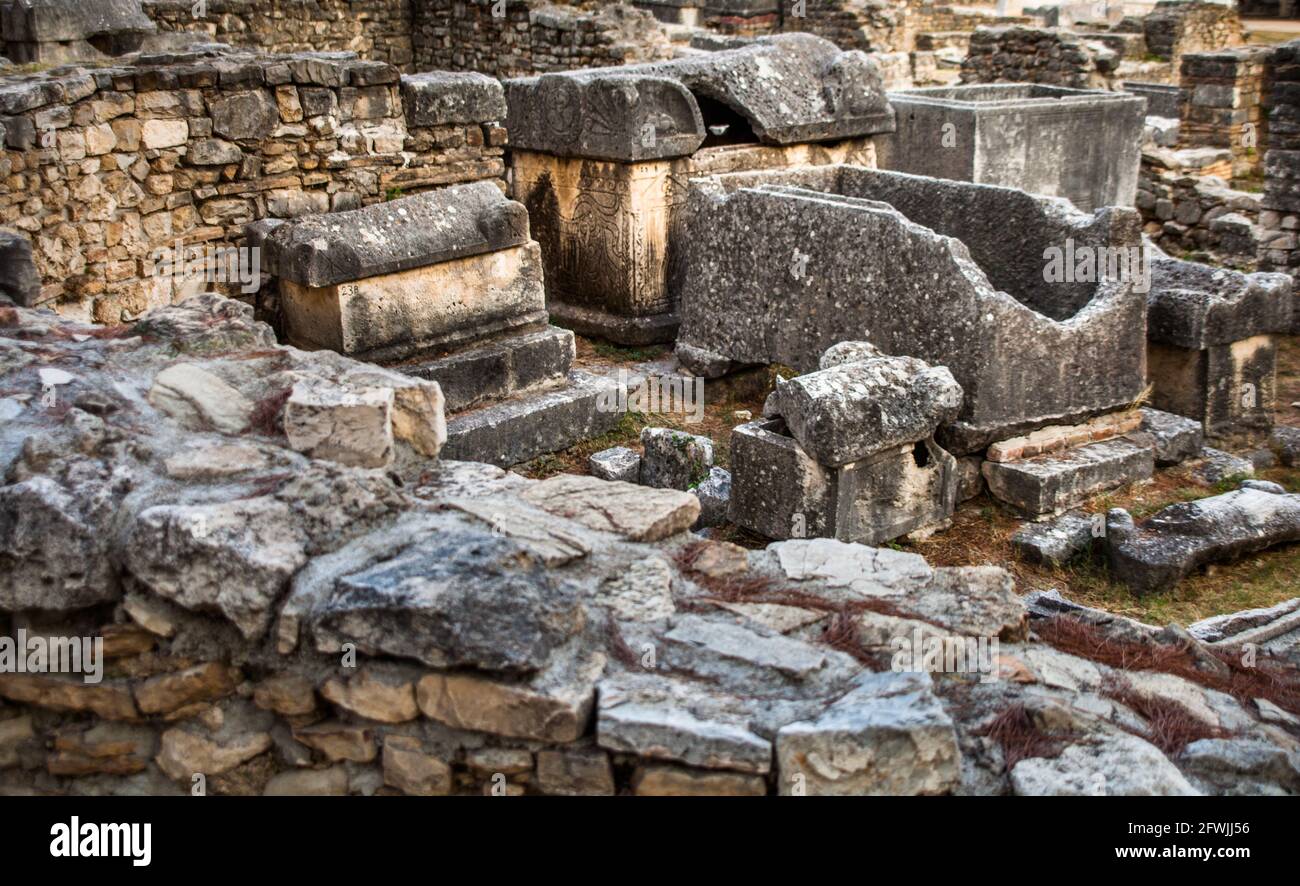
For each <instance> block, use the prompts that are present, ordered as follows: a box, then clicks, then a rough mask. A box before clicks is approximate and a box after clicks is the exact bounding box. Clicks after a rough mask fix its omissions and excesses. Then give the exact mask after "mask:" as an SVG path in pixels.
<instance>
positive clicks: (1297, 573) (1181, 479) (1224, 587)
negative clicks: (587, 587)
mask: <svg viewBox="0 0 1300 886" xmlns="http://www.w3.org/2000/svg"><path fill="white" fill-rule="evenodd" d="M1279 342H1280V347H1279V356H1278V379H1277V402H1278V410H1277V422H1278V423H1279V424H1287V425H1292V426H1297V427H1300V339H1297V338H1295V337H1285V336H1283V337H1281V338H1280V339H1279ZM670 358H671V352H670V350H669V349H668V348H667V347H663V346H651V347H643V348H622V347H618V346H616V345H611V344H609V343H607V342H601V341H592V340H588V339H585V338H582V337H579V338H578V357H577V360H576V361H575V365H576V366H578V367H581V368H586V369H589V370H594V371H609V370H610V369H613V368H617V367H620V366H628V367H640V368H643V369H644V368H645V367H647V366H650V367H655V366H660V367H662V366H666V365H668V363H667V361H669V360H670ZM778 371H779V367H769V368H766V369H761V370H753V371H750V372H747V373H742V374H740V375H739V376H737V377H734V378H728V379H725V380H721V381H717V382H712V381H710V382H706V383H705V410H704V416H703V420H702V421H699V422H693V421H689V420H688V418H690V417H688V416H683V415H675V414H656V415H652V416H646V415H642V414H640V413H633V414H629V415H627V416H625V417H624V419H623V421H622V422H621V423H620V425H619V426H618V427H617V428H616V429H615V430H614V431H612V432H610V433H608V434H606V435H604V436H602V437H600V438H597V439H593V440H588V441H585V442H583V443H581V444H579V445H577V446H575V447H573V448H571V449H568V450H566V451H564V452H560V453H555V454H552V455H546V456H542V457H540V458H537V459H534V460H533V461H531V462H529V463H527V464H525V465H521V466H519V467H518V468H516V470H517V471H519V472H520V473H523V474H525V475H526V476H529V477H534V478H542V477H549V476H553V475H554V474H559V473H576V474H585V473H587V472H588V470H587V457H588V456H590V455H591V454H592V453H594V452H599V451H600V450H602V449H606V448H608V447H610V446H629V447H631V448H633V449H636V448H639V443H638V440H639V437H640V434H641V429H642V428H643V427H647V426H656V427H673V428H678V429H680V430H684V431H687V432H689V433H692V434H701V435H703V436H707V437H709V438H710V439H711V440H713V445H714V461H715V463H716V464H717V465H719V466H721V467H727V466H729V464H730V459H729V454H730V453H729V450H730V446H729V442H730V436H731V429H732V428H733V427H734V426H735V425H738V424H741V423H743V422H744V421H747V420H749V419H748V418H747V417H746V415H745V413H746V412H748V413H749V415H752V416H754V417H757V416H759V415H761V414H762V409H763V401H764V400H765V399H766V397H767V394H768V393H769V392H770V391H771V390H772V387H773V384H774V381H775V375H776V373H777V372H778ZM787 374H789V372H788V370H787ZM1259 476H1260V477H1261V478H1264V479H1268V480H1273V481H1275V482H1278V483H1281V484H1282V485H1283V486H1285V487H1286V488H1287V490H1288V491H1290V492H1300V470H1298V469H1287V468H1280V467H1279V468H1274V469H1270V470H1267V471H1263V472H1260V474H1259ZM1233 486H1235V483H1225V484H1222V485H1221V486H1220V487H1219V488H1211V487H1206V486H1203V485H1199V484H1198V483H1196V482H1195V481H1194V480H1193V479H1192V477H1191V472H1190V471H1189V470H1188V469H1187V468H1185V467H1179V468H1174V469H1169V470H1162V471H1160V472H1158V474H1157V475H1156V477H1155V478H1153V479H1152V480H1150V481H1148V482H1146V483H1139V484H1133V485H1132V486H1128V487H1125V488H1122V489H1118V490H1114V491H1112V492H1109V493H1106V494H1104V495H1099V496H1097V497H1095V498H1094V499H1092V500H1091V501H1089V502H1088V503H1087V504H1086V505H1085V506H1084V507H1083V508H1082V510H1084V511H1086V512H1088V513H1105V512H1106V511H1107V510H1108V509H1109V508H1112V507H1124V508H1127V509H1129V511H1131V512H1132V513H1133V515H1134V517H1136V518H1138V519H1141V518H1143V517H1146V516H1149V515H1150V514H1153V513H1155V512H1156V511H1158V510H1160V508H1162V507H1164V506H1166V505H1169V504H1174V503H1176V502H1180V501H1192V500H1195V499H1198V498H1205V497H1207V496H1210V495H1216V494H1218V493H1220V492H1224V491H1227V490H1228V489H1229V488H1232V487H1233ZM1022 522H1023V521H1022V520H1020V519H1019V518H1018V517H1016V515H1015V514H1013V513H1012V512H1011V511H1010V510H1009V509H1007V508H1006V507H1005V506H1003V505H1002V504H1001V503H999V502H997V501H996V500H994V499H992V498H990V497H989V496H987V495H980V496H978V497H977V498H974V499H972V500H970V501H968V502H965V503H964V504H962V505H961V506H959V507H958V509H957V512H956V514H954V517H953V525H952V527H951V528H950V529H948V530H946V531H944V532H940V533H937V534H935V535H934V536H932V537H931V538H929V539H927V540H925V541H918V542H898V543H894V544H892V545H891V546H892V547H896V548H899V549H901V550H910V551H915V552H916V553H918V554H921V555H923V556H924V557H925V558H926V559H927V560H929V561H930V562H931V563H932V564H934V565H936V566H969V565H980V564H993V565H997V566H1002V567H1004V568H1006V569H1008V570H1009V571H1010V572H1011V573H1012V574H1013V575H1014V576H1015V579H1016V587H1017V590H1019V591H1020V592H1021V593H1027V592H1029V591H1031V590H1049V589H1053V588H1055V589H1057V590H1059V591H1060V592H1061V593H1062V594H1064V595H1065V596H1067V597H1069V598H1071V599H1074V600H1077V601H1079V602H1081V603H1085V604H1088V605H1090V606H1097V607H1100V608H1103V609H1107V610H1109V611H1112V612H1116V613H1121V614H1124V615H1129V616H1132V617H1134V618H1138V619H1141V620H1143V621H1148V622H1153V623H1157V624H1165V623H1168V622H1174V621H1176V622H1179V623H1182V624H1188V623H1190V622H1193V621H1196V620H1198V619H1201V618H1205V617H1208V616H1211V615H1218V614H1221V613H1225V612H1233V611H1236V610H1239V609H1247V608H1251V607H1256V606H1270V605H1272V604H1274V603H1278V602H1281V601H1283V600H1287V599H1290V598H1291V597H1295V596H1297V595H1300V545H1288V546H1285V547H1280V548H1274V549H1271V550H1269V551H1265V552H1263V553H1260V554H1257V555H1254V556H1252V557H1248V558H1246V559H1244V560H1241V561H1239V562H1236V563H1232V564H1220V565H1216V566H1211V567H1209V568H1208V569H1206V570H1204V571H1203V572H1201V573H1200V574H1198V575H1194V576H1191V577H1189V578H1187V579H1185V580H1184V581H1182V582H1181V583H1179V585H1178V586H1177V587H1175V588H1173V589H1172V590H1170V591H1167V592H1165V593H1161V594H1153V595H1149V596H1146V597H1142V598H1138V597H1135V596H1134V595H1133V594H1132V593H1131V592H1130V591H1129V590H1128V589H1127V588H1125V587H1123V586H1122V585H1118V584H1116V583H1114V582H1112V581H1111V580H1110V576H1109V574H1108V569H1107V566H1106V564H1105V562H1104V561H1103V560H1102V559H1100V558H1095V557H1094V558H1092V559H1087V558H1084V559H1081V560H1078V561H1076V562H1075V563H1072V564H1070V565H1069V566H1068V567H1067V568H1064V569H1053V568H1045V567H1041V566H1036V565H1034V564H1031V563H1028V562H1025V561H1023V560H1021V559H1019V558H1018V557H1017V556H1016V554H1015V552H1014V551H1013V550H1012V548H1011V536H1012V535H1013V534H1014V533H1015V531H1016V529H1018V528H1019V527H1020V526H1021V524H1022ZM717 537H720V538H724V539H726V540H728V541H733V542H735V543H737V544H741V545H744V546H745V547H749V548H761V547H763V546H765V545H766V544H767V543H768V540H767V539H765V538H762V537H761V536H757V535H754V534H752V533H749V532H746V531H745V530H743V529H739V528H736V527H727V528H726V529H724V530H723V531H722V532H721V533H720V534H719V535H718V536H717Z"/></svg>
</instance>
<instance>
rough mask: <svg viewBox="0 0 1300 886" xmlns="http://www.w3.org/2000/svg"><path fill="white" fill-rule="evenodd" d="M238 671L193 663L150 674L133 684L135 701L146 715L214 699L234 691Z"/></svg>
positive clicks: (221, 665) (219, 666)
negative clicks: (190, 666)
mask: <svg viewBox="0 0 1300 886" xmlns="http://www.w3.org/2000/svg"><path fill="white" fill-rule="evenodd" d="M240 676H241V675H240V673H239V672H238V671H237V670H234V669H232V668H229V667H227V666H226V665H224V664H221V663H220V662H208V663H206V664H201V665H195V666H194V667H192V668H186V669H185V670H183V671H177V672H176V673H172V674H160V675H159V676H157V677H151V678H149V679H148V680H145V681H144V682H143V683H141V684H139V685H138V686H136V687H135V703H136V705H138V706H139V708H140V710H141V712H142V713H145V714H166V713H170V712H171V711H175V710H178V709H180V708H183V707H185V706H186V705H190V704H194V703H195V702H201V701H215V700H216V699H219V698H224V697H225V696H227V695H230V694H231V693H232V692H234V691H235V687H236V686H237V685H238V683H239V679H240Z"/></svg>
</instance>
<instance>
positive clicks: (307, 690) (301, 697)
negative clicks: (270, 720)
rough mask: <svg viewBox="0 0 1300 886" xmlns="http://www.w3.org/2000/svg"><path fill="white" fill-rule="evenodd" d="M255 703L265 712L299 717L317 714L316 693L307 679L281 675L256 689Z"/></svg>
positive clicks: (262, 683) (266, 681)
mask: <svg viewBox="0 0 1300 886" xmlns="http://www.w3.org/2000/svg"><path fill="white" fill-rule="evenodd" d="M253 703H254V704H256V705H257V706H258V707H259V708H262V709H264V710H268V711H275V712H276V713H277V714H284V715H285V716H286V717H297V716H302V715H305V714H311V713H315V711H316V692H315V690H314V689H313V688H312V684H311V681H310V680H308V679H307V678H306V677H300V676H298V675H296V674H280V675H278V676H275V677H271V678H270V679H267V680H263V681H262V682H261V683H258V684H257V686H256V687H254V689H253Z"/></svg>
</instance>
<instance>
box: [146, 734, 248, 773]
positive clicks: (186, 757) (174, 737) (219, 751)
mask: <svg viewBox="0 0 1300 886" xmlns="http://www.w3.org/2000/svg"><path fill="white" fill-rule="evenodd" d="M270 748H271V736H270V735H268V734H266V733H265V732H249V733H239V734H236V735H234V736H231V737H229V738H227V739H226V740H224V741H223V740H221V739H220V738H217V737H208V736H204V735H200V734H198V733H197V732H191V731H189V730H188V729H187V728H185V727H177V728H175V729H169V730H167V731H166V732H164V733H163V735H162V744H161V747H160V749H159V751H158V757H157V763H158V767H159V768H160V769H162V771H163V772H165V773H167V776H168V777H169V778H172V779H174V780H176V781H182V782H185V783H187V784H188V783H189V782H190V781H191V779H192V778H193V777H194V776H195V775H197V774H202V775H204V776H206V777H208V778H211V777H212V776H214V775H221V774H222V773H224V772H229V771H230V770H231V769H234V768H235V767H236V766H238V765H239V764H241V763H244V762H246V761H248V760H251V759H253V758H254V757H256V756H257V755H258V754H262V753H265V752H266V751H268V750H270Z"/></svg>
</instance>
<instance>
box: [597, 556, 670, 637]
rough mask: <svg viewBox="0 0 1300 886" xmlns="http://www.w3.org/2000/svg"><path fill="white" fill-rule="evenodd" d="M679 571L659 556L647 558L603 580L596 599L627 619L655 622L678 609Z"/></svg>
mask: <svg viewBox="0 0 1300 886" xmlns="http://www.w3.org/2000/svg"><path fill="white" fill-rule="evenodd" d="M675 576H676V571H675V570H674V569H673V568H672V567H671V566H670V565H669V564H668V561H667V560H665V559H664V558H663V557H660V556H652V557H646V558H645V559H644V560H638V561H636V562H635V563H632V564H631V565H630V566H628V567H627V569H626V570H624V571H622V572H620V573H618V574H616V575H611V576H609V577H608V578H606V579H605V580H604V581H602V582H601V583H600V588H599V590H598V591H597V594H596V597H595V602H596V603H597V604H599V605H601V606H607V607H608V608H609V610H610V611H611V612H612V613H613V614H614V615H615V616H616V617H617V618H620V619H623V620H624V621H654V620H656V619H660V618H666V617H667V616H669V615H672V614H673V613H674V612H675V611H676V608H677V607H676V604H674V602H673V593H672V582H673V578H674V577H675Z"/></svg>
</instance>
